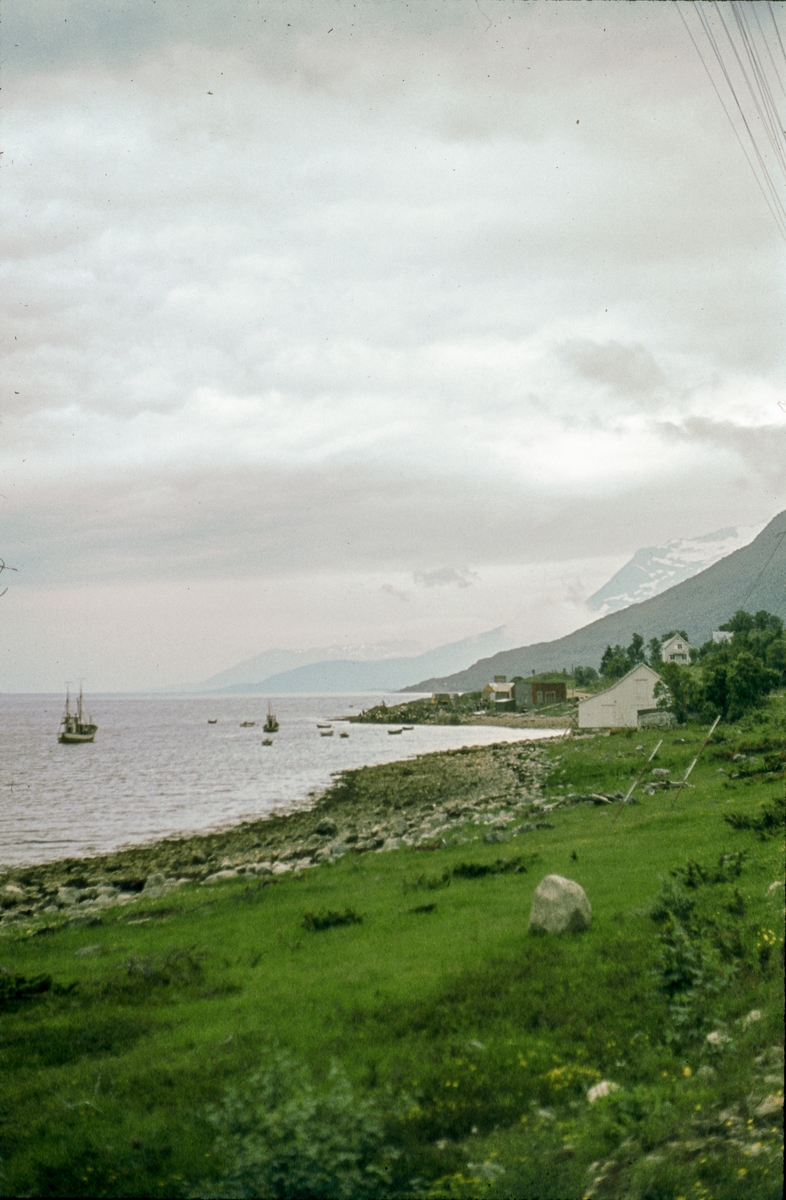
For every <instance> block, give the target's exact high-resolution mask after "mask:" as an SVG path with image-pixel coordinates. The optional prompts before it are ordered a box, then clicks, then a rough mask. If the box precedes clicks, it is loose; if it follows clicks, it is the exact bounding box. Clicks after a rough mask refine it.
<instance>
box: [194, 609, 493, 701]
mask: <svg viewBox="0 0 786 1200" xmlns="http://www.w3.org/2000/svg"><path fill="white" fill-rule="evenodd" d="M506 644H509V639H507V640H506V637H505V627H504V626H502V625H500V626H499V627H498V628H496V629H490V630H488V632H486V633H480V634H476V635H474V636H472V637H468V638H463V639H462V640H461V641H458V642H450V643H448V644H447V645H444V646H437V647H436V648H435V649H433V650H428V651H426V652H425V653H424V654H417V655H407V656H401V655H399V656H391V657H388V658H376V659H363V658H361V657H360V656H359V655H358V656H356V657H351V658H350V657H343V658H332V659H331V658H328V657H327V656H326V657H324V658H323V659H322V660H320V661H316V662H315V661H313V660H312V661H310V662H302V661H301V663H300V664H298V665H295V666H293V667H290V668H289V669H285V670H279V671H278V672H274V673H270V674H267V675H265V676H263V677H261V678H260V675H257V678H256V679H255V680H254V679H249V678H248V676H249V673H250V671H251V670H253V667H254V666H255V665H256V664H258V663H262V664H268V663H273V662H275V661H277V660H276V659H275V657H273V656H276V655H280V656H282V659H283V657H284V656H286V655H291V656H296V655H298V654H302V655H307V654H309V653H313V652H310V651H287V650H270V651H267V652H266V653H265V654H260V655H257V656H256V657H255V658H251V659H248V660H247V661H246V662H244V663H239V664H238V665H237V666H236V667H232V668H231V669H230V670H229V671H224V672H221V674H219V675H214V676H213V677H212V678H211V679H209V680H206V681H205V683H204V684H202V685H201V686H200V688H199V690H200V691H210V692H222V693H238V692H272V693H274V694H278V695H281V694H286V693H292V692H302V693H312V694H319V693H330V692H390V691H398V690H399V689H400V688H403V687H404V686H405V685H406V684H407V683H410V682H411V681H412V679H413V678H416V677H417V676H418V675H421V674H426V673H436V672H450V671H456V670H461V669H463V668H464V666H465V664H466V663H467V662H471V661H472V660H473V658H475V657H477V655H479V654H480V655H482V654H489V653H491V654H493V653H495V652H496V651H497V650H499V649H501V648H502V647H503V646H505V645H506ZM330 649H333V648H332V647H331V648H330ZM343 653H344V655H346V653H347V651H346V647H344V648H343ZM279 661H280V660H279ZM233 673H236V674H239V675H241V676H242V677H243V678H241V679H240V680H238V681H237V682H235V681H232V682H228V683H223V685H222V681H223V677H225V676H227V675H231V674H233Z"/></svg>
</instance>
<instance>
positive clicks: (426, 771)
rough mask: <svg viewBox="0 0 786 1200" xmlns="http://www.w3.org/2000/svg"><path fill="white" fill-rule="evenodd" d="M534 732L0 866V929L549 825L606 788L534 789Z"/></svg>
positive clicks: (540, 767) (537, 774) (541, 759)
mask: <svg viewBox="0 0 786 1200" xmlns="http://www.w3.org/2000/svg"><path fill="white" fill-rule="evenodd" d="M549 770H550V763H549V762H548V760H547V757H546V751H545V748H544V747H543V745H541V744H539V743H537V742H534V743H533V742H527V743H520V742H519V743H513V744H509V743H506V744H498V745H492V746H484V747H471V748H470V747H464V748H462V749H460V750H455V751H445V752H440V753H436V754H428V755H422V756H420V757H419V758H417V759H414V760H408V761H405V762H395V763H389V764H385V765H382V766H378V767H363V768H360V769H359V770H355V771H348V772H344V773H342V774H341V775H339V776H338V777H337V779H336V781H335V782H334V784H333V785H332V786H331V787H330V788H328V790H327V791H326V792H324V793H323V794H322V795H314V796H313V797H312V798H311V799H312V803H311V806H310V807H309V808H308V809H305V810H301V811H297V812H290V813H287V814H283V815H274V816H270V817H267V818H265V819H263V820H259V821H253V822H244V823H242V824H240V825H236V826H232V827H231V828H228V829H225V830H220V831H218V832H215V833H209V834H200V835H194V836H191V837H182V838H170V839H165V840H162V841H158V842H155V843H153V844H151V845H143V846H134V847H131V848H128V849H124V850H118V851H116V852H114V853H112V854H105V855H101V856H97V857H95V858H79V859H77V858H73V859H64V860H62V861H60V862H54V863H45V864H41V865H37V866H26V867H17V868H7V869H4V870H0V935H2V934H3V933H6V934H9V933H12V932H13V931H14V930H16V931H17V932H18V930H19V925H20V923H21V924H22V925H23V926H24V927H25V928H26V929H27V928H29V929H31V930H37V929H41V928H58V927H60V926H61V925H63V924H68V923H79V924H82V923H92V924H94V923H100V922H101V920H102V914H104V913H105V912H106V910H107V909H109V908H112V907H114V906H117V905H132V904H135V903H138V902H139V901H145V900H152V899H158V898H160V897H162V896H166V895H167V894H169V893H171V892H173V891H174V890H175V889H178V888H181V887H185V886H208V887H209V886H210V885H211V884H214V883H218V882H221V881H223V880H229V879H235V878H239V877H242V876H245V877H252V878H259V877H267V878H269V879H270V880H271V881H272V880H274V879H276V878H277V877H280V876H282V875H286V874H291V873H295V874H296V873H299V872H302V871H305V870H308V869H310V868H312V867H315V866H317V865H319V864H320V863H323V862H337V861H338V860H340V859H341V858H343V857H344V856H345V855H347V854H368V853H373V852H378V853H382V852H389V851H393V850H397V849H399V848H402V847H420V848H424V849H428V848H432V847H434V848H435V847H437V846H440V845H449V844H461V843H462V842H469V841H472V840H479V839H481V838H482V839H483V840H484V841H486V842H504V841H507V840H508V838H510V837H512V836H513V835H514V834H516V833H521V832H524V833H526V832H529V831H531V830H535V829H538V828H549V827H550V823H549V822H548V821H547V820H546V819H545V818H546V816H547V814H548V812H549V811H550V810H551V809H552V808H554V807H559V806H564V805H566V804H573V803H578V802H580V801H582V800H586V801H590V802H592V803H606V802H608V801H609V800H610V799H611V798H610V797H600V796H587V797H579V796H576V795H572V796H565V797H557V798H554V797H552V799H551V802H547V800H546V798H545V795H544V787H545V781H546V777H547V775H548V773H549Z"/></svg>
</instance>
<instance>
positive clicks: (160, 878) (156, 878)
mask: <svg viewBox="0 0 786 1200" xmlns="http://www.w3.org/2000/svg"><path fill="white" fill-rule="evenodd" d="M165 883H166V876H165V875H163V874H162V873H161V872H160V871H154V872H153V874H152V875H148V877H147V879H146V880H145V886H144V887H143V888H142V891H143V892H147V893H148V894H149V893H150V892H151V891H152V889H153V888H162V887H163V886H164V884H165Z"/></svg>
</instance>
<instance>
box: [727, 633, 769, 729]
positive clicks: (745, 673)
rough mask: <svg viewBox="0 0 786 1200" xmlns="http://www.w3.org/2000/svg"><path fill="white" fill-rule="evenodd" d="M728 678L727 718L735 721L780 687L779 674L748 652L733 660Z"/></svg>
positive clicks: (745, 651) (744, 651) (743, 652)
mask: <svg viewBox="0 0 786 1200" xmlns="http://www.w3.org/2000/svg"><path fill="white" fill-rule="evenodd" d="M726 678H727V681H728V688H729V695H728V711H727V716H729V717H730V718H731V719H732V720H733V721H734V720H736V719H737V717H741V716H742V714H743V713H744V712H745V711H746V710H747V709H749V708H753V706H754V705H755V704H757V703H758V702H759V700H760V699H761V698H762V696H765V695H766V694H767V692H770V691H772V689H773V688H774V687H777V685H778V676H777V673H776V672H775V671H771V670H770V669H769V667H765V666H764V664H763V663H762V662H760V661H759V660H758V659H756V658H754V656H753V655H752V654H751V653H750V652H749V651H747V650H742V651H741V652H740V653H739V654H738V655H737V656H736V657H735V658H734V659H733V660H732V662H731V664H730V665H729V669H728V671H727V675H726Z"/></svg>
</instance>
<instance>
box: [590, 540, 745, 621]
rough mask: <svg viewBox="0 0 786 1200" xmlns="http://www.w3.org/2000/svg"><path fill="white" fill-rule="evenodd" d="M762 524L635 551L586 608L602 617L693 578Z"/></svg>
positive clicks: (736, 548) (742, 542)
mask: <svg viewBox="0 0 786 1200" xmlns="http://www.w3.org/2000/svg"><path fill="white" fill-rule="evenodd" d="M762 528H763V525H744V526H731V527H730V528H728V529H718V530H716V531H715V533H705V534H704V535H703V536H702V537H695V538H675V539H674V540H673V541H671V542H666V544H665V546H646V547H645V548H644V549H642V550H637V551H636V553H635V554H634V555H633V558H632V559H631V560H630V562H629V563H626V564H625V566H624V567H622V568H621V569H620V570H619V571H617V574H616V575H614V576H613V577H612V578H611V579H610V580H609V581H608V583H606V584H604V585H603V587H602V588H600V589H599V590H598V591H597V592H595V593H594V595H592V596H590V597H589V599H588V600H587V607H588V608H589V609H591V611H592V612H597V613H599V614H600V615H601V616H606V615H607V613H612V612H619V610H620V609H621V608H627V607H628V606H629V605H631V604H640V603H641V602H642V600H649V599H651V597H652V596H659V595H660V594H661V592H665V591H666V590H667V589H668V588H670V587H674V585H675V584H677V583H682V582H683V581H684V580H686V579H692V578H693V576H694V575H698V574H699V572H700V571H706V569H707V567H711V566H712V565H713V563H716V562H718V561H719V560H720V559H722V558H726V557H727V555H729V554H731V553H732V552H733V551H734V550H739V549H740V548H741V547H742V546H747V545H748V543H749V542H751V541H752V540H753V538H754V537H755V536H756V534H757V533H759V532H760V531H761V529H762Z"/></svg>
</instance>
